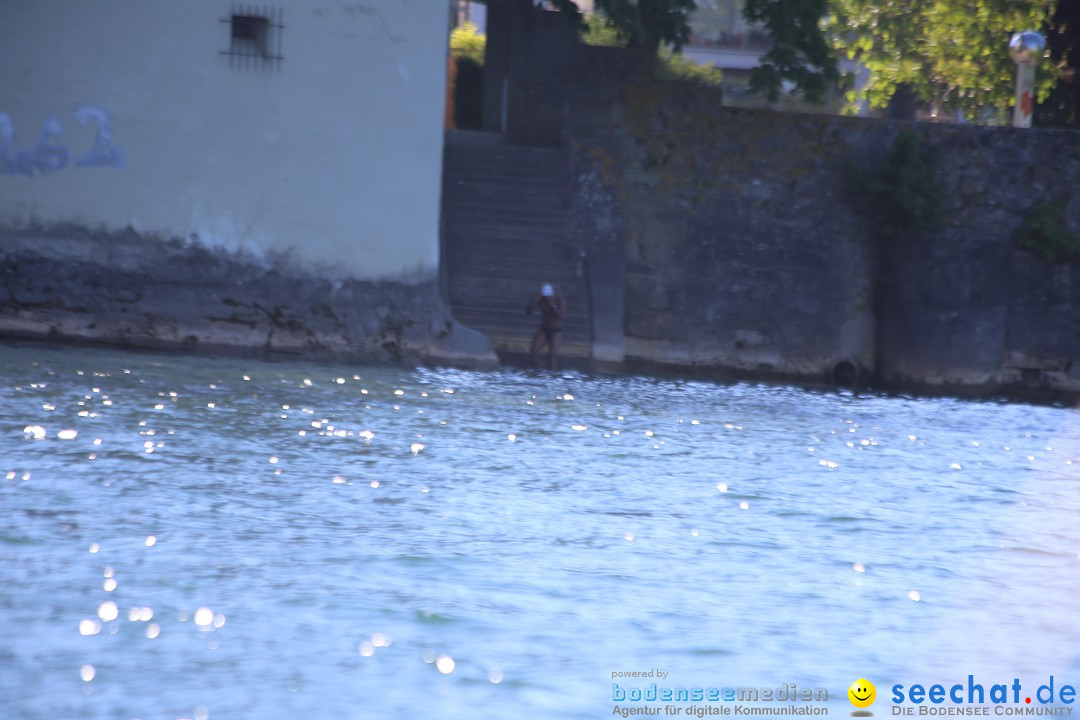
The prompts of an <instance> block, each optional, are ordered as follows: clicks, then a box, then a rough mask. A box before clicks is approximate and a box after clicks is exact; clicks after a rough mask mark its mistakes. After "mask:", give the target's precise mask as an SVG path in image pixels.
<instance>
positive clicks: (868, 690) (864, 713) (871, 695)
mask: <svg viewBox="0 0 1080 720" xmlns="http://www.w3.org/2000/svg"><path fill="white" fill-rule="evenodd" d="M847 696H848V700H850V701H851V704H852V705H854V706H855V707H857V708H859V709H858V710H856V711H855V712H853V713H851V714H852V715H853V716H855V717H872V716H873V714H874V713H872V712H870V711H869V710H867V709H866V708H868V707H870V706H871V705H873V704H874V700H876V699H877V689H876V688H875V687H874V683H872V682H870V681H869V680H867V679H866V678H859V679H858V680H856V681H855V682H853V683H851V687H849V688H848V691H847Z"/></svg>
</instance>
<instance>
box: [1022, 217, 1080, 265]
mask: <svg viewBox="0 0 1080 720" xmlns="http://www.w3.org/2000/svg"><path fill="white" fill-rule="evenodd" d="M1013 240H1014V241H1015V242H1016V245H1017V246H1018V247H1022V248H1027V249H1029V250H1034V251H1035V252H1038V253H1041V254H1042V256H1043V257H1045V258H1046V259H1047V260H1048V261H1050V262H1057V261H1059V260H1072V259H1074V258H1077V257H1080V236H1078V235H1077V234H1076V233H1075V232H1073V231H1072V229H1071V228H1070V227H1069V225H1068V223H1066V222H1065V203H1063V202H1045V203H1040V204H1039V205H1036V206H1035V207H1033V208H1032V209H1031V212H1029V213H1028V214H1027V217H1026V218H1025V219H1024V226H1023V227H1022V228H1020V230H1018V231H1017V232H1016V234H1015V235H1014V236H1013Z"/></svg>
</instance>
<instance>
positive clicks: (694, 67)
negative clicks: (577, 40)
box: [581, 12, 724, 87]
mask: <svg viewBox="0 0 1080 720" xmlns="http://www.w3.org/2000/svg"><path fill="white" fill-rule="evenodd" d="M581 41H582V42H583V43H585V44H586V45H598V46H601V47H627V45H628V42H629V41H628V40H627V38H625V37H624V36H623V35H621V34H620V33H619V30H618V29H617V28H616V27H615V25H613V24H612V23H611V21H609V20H608V18H607V17H606V16H605V15H604V14H603V13H600V12H595V13H592V14H591V15H589V16H588V17H586V18H585V28H584V29H583V30H582V32H581ZM656 79H658V80H661V81H669V82H688V83H692V84H694V85H698V86H701V87H720V85H721V84H722V83H723V81H724V73H723V72H721V71H720V69H719V68H717V67H716V66H715V65H713V64H712V63H709V64H708V65H698V64H697V63H696V62H694V61H693V60H691V59H689V58H687V57H684V56H683V55H682V54H680V53H677V52H675V51H674V50H672V49H671V48H666V47H665V48H662V49H660V51H659V52H658V53H657V64H656Z"/></svg>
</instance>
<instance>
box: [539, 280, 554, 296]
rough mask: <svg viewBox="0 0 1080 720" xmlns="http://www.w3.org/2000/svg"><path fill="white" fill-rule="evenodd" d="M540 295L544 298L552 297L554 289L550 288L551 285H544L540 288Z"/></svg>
mask: <svg viewBox="0 0 1080 720" xmlns="http://www.w3.org/2000/svg"><path fill="white" fill-rule="evenodd" d="M540 294H541V295H543V296H544V297H552V296H554V295H555V288H553V287H551V283H544V284H543V285H541V286H540Z"/></svg>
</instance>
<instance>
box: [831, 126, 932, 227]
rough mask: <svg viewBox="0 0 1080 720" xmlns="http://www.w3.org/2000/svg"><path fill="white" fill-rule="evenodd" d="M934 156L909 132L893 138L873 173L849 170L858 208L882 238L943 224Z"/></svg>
mask: <svg viewBox="0 0 1080 720" xmlns="http://www.w3.org/2000/svg"><path fill="white" fill-rule="evenodd" d="M935 167H936V162H935V160H934V157H933V155H932V154H931V153H930V152H929V150H928V149H927V148H925V147H922V146H921V144H920V143H919V138H918V136H917V135H915V133H913V132H910V131H905V132H901V133H900V134H899V135H897V136H896V140H895V141H894V142H893V146H892V148H891V149H890V150H889V153H888V155H886V156H885V159H884V160H883V161H882V163H881V165H880V166H879V167H878V168H877V169H876V170H875V171H874V172H872V173H865V172H859V171H854V170H853V171H852V178H851V179H852V180H853V189H854V191H855V192H856V193H857V197H858V198H859V202H860V205H862V207H863V209H864V211H865V212H866V213H867V215H868V216H869V218H870V220H871V222H873V223H874V226H875V227H876V228H877V231H878V233H879V234H880V235H881V236H882V237H886V238H891V237H901V236H905V235H921V234H924V233H929V232H934V231H935V230H940V229H941V227H942V226H943V225H944V222H945V203H944V197H945V193H944V188H942V186H941V183H939V182H938V180H937V176H936V175H937V174H936V172H935Z"/></svg>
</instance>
